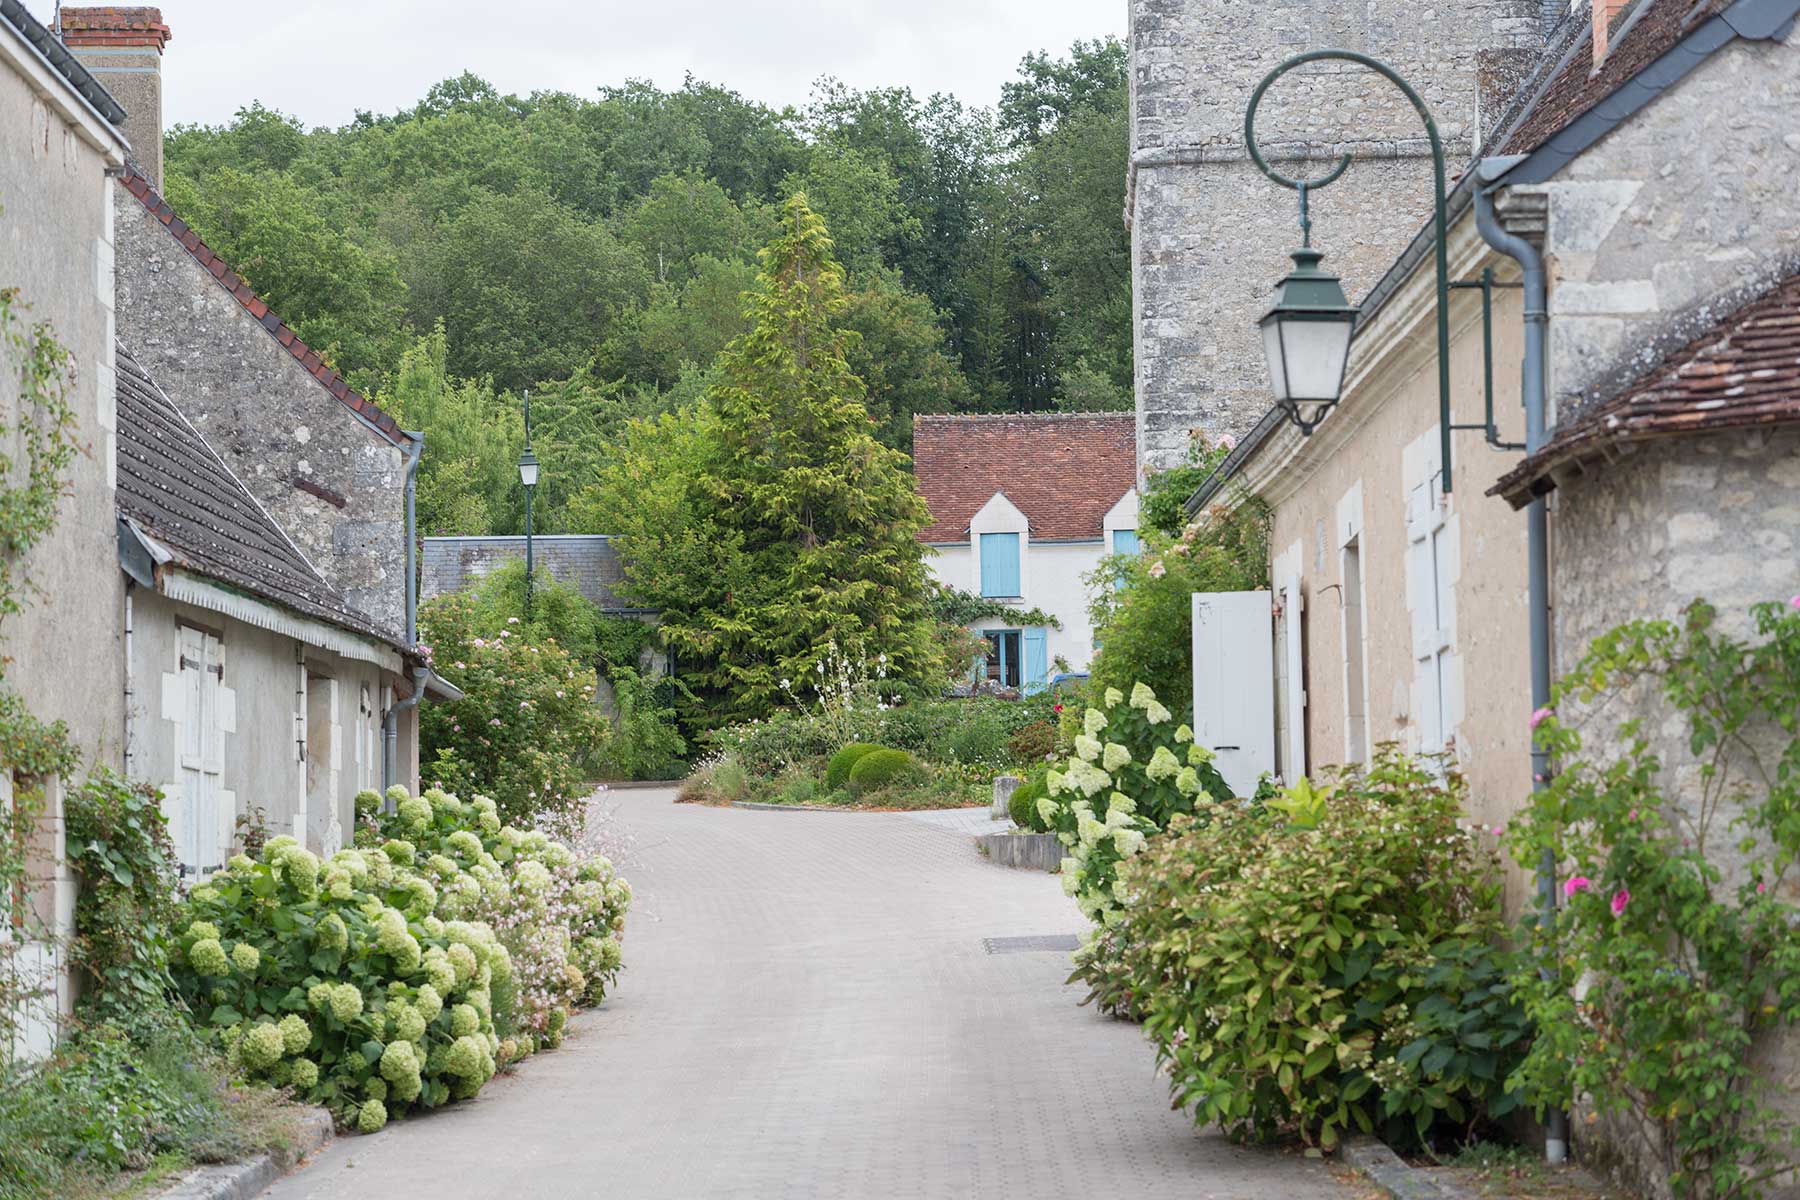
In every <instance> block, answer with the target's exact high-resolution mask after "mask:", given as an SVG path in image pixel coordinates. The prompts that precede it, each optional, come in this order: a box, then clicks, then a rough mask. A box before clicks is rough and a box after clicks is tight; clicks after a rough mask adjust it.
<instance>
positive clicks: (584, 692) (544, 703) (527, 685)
mask: <svg viewBox="0 0 1800 1200" xmlns="http://www.w3.org/2000/svg"><path fill="white" fill-rule="evenodd" d="M481 620H482V614H481V611H480V609H479V606H478V604H477V602H476V601H475V600H474V599H472V598H471V597H470V596H468V595H466V594H461V593H452V594H449V595H444V596H439V597H437V598H436V599H434V600H432V601H431V602H430V603H429V604H427V605H425V607H424V608H423V609H422V610H421V611H420V614H419V623H420V630H421V636H422V637H423V638H425V639H426V641H427V642H428V643H429V644H430V646H431V653H432V656H433V659H434V663H435V666H436V669H437V670H438V671H439V672H440V673H441V674H442V675H443V676H444V678H446V679H448V680H449V681H450V682H451V683H454V684H455V685H456V686H457V687H459V688H461V689H462V691H463V698H462V699H461V700H457V701H454V702H452V703H448V704H426V705H422V706H420V709H419V712H420V717H419V728H420V736H421V738H422V739H423V747H424V749H423V753H422V754H421V756H420V758H421V764H420V765H421V770H422V771H423V773H424V775H425V778H426V779H427V780H429V781H431V782H432V783H435V784H437V785H438V786H440V787H442V788H444V789H446V790H447V791H451V792H461V793H467V794H469V795H474V794H475V793H477V792H481V793H483V794H486V795H490V796H492V797H493V798H494V800H495V801H496V802H497V803H498V804H499V807H500V813H501V816H502V817H503V818H504V819H506V820H509V821H519V822H522V823H525V824H529V823H531V822H532V820H533V819H534V818H536V817H537V816H538V815H539V814H554V813H568V812H572V811H574V810H576V809H577V808H578V807H579V806H580V804H581V802H582V800H583V799H584V798H585V797H586V795H587V790H588V789H587V779H586V770H585V764H586V763H587V762H588V761H589V760H590V759H591V758H592V757H593V756H594V755H595V754H597V753H599V752H601V750H602V749H603V743H604V741H605V739H606V736H607V724H606V719H605V718H604V717H602V716H601V715H600V714H599V712H598V711H597V710H596V709H595V708H594V704H593V699H594V682H595V679H594V671H593V668H592V666H591V665H586V664H582V663H579V662H577V661H576V660H575V659H573V658H571V657H570V656H569V654H568V652H567V651H565V650H563V649H562V648H561V647H560V646H558V645H557V644H556V643H555V642H550V641H546V642H543V643H541V644H536V643H533V642H531V641H530V640H529V639H528V638H526V637H524V636H522V635H519V634H516V633H515V632H514V631H513V630H514V629H515V628H516V626H511V627H507V628H503V629H501V630H500V631H499V632H498V633H495V634H494V635H492V636H484V635H483V634H482V633H481V632H480V629H481V627H482V626H481Z"/></svg>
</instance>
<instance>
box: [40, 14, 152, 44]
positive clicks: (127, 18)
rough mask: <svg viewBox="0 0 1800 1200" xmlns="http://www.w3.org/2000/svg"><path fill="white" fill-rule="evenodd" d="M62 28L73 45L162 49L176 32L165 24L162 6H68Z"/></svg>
mask: <svg viewBox="0 0 1800 1200" xmlns="http://www.w3.org/2000/svg"><path fill="white" fill-rule="evenodd" d="M57 17H58V30H59V32H60V33H61V34H62V39H63V43H64V44H65V45H69V46H155V47H156V48H157V49H158V50H161V49H162V48H163V46H164V45H166V44H167V43H168V41H169V39H170V38H171V37H173V36H174V34H172V33H170V32H169V27H168V26H167V25H165V24H163V19H162V9H160V8H65V9H63V10H61V11H60V12H59V13H58V14H57Z"/></svg>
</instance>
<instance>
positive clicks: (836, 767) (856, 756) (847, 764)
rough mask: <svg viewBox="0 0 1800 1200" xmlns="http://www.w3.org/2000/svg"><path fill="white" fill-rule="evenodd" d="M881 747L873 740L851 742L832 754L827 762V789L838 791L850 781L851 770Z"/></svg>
mask: <svg viewBox="0 0 1800 1200" xmlns="http://www.w3.org/2000/svg"><path fill="white" fill-rule="evenodd" d="M879 749H881V747H880V746H877V745H875V744H873V743H871V742H851V743H850V744H849V745H848V746H845V747H844V748H843V749H842V750H839V751H838V752H837V753H836V754H834V755H832V756H831V761H830V762H829V763H827V764H825V789H826V790H827V791H832V792H835V791H838V790H839V789H840V788H843V787H844V786H845V785H847V784H848V783H849V782H850V771H851V769H852V768H854V767H855V766H856V764H857V763H859V762H861V761H862V760H863V758H864V757H866V756H867V755H870V754H873V753H875V751H877V750H879Z"/></svg>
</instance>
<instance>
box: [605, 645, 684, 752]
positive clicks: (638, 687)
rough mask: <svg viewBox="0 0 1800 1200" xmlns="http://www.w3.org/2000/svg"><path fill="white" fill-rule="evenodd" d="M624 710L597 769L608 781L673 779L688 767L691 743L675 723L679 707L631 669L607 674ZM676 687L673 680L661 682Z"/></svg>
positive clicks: (626, 668)
mask: <svg viewBox="0 0 1800 1200" xmlns="http://www.w3.org/2000/svg"><path fill="white" fill-rule="evenodd" d="M607 681H608V682H609V683H611V684H612V689H613V701H614V703H616V704H617V705H618V708H619V720H618V725H617V728H615V729H614V730H613V731H612V736H611V737H609V738H607V739H606V740H605V741H604V742H602V743H601V745H600V750H599V753H597V754H596V755H595V756H594V766H595V768H596V769H597V770H598V771H599V772H600V775H601V777H602V778H605V779H674V778H677V777H679V776H680V775H681V773H682V771H683V769H684V767H685V765H686V764H684V763H683V761H682V758H683V756H684V755H686V754H687V740H686V739H685V738H683V737H682V736H681V730H680V728H679V727H678V726H677V725H676V723H675V708H674V706H673V705H671V704H666V703H664V702H663V700H662V699H661V698H660V697H659V695H658V686H659V685H657V684H651V683H647V682H645V680H644V678H643V676H641V675H639V674H638V673H637V671H636V670H634V669H633V668H631V667H625V666H618V667H613V668H612V669H611V671H610V672H609V673H608V675H607ZM662 682H663V683H666V684H667V685H669V686H671V687H673V686H675V685H674V682H673V681H672V680H665V681H662Z"/></svg>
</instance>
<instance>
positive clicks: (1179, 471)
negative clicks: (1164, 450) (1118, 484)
mask: <svg viewBox="0 0 1800 1200" xmlns="http://www.w3.org/2000/svg"><path fill="white" fill-rule="evenodd" d="M1236 445H1237V443H1236V441H1234V440H1233V439H1232V438H1231V437H1229V436H1226V437H1221V438H1220V439H1219V440H1218V441H1216V442H1215V441H1211V440H1209V439H1208V438H1207V436H1206V435H1205V434H1204V433H1203V432H1201V431H1200V430H1195V431H1194V432H1193V434H1192V435H1191V437H1190V439H1189V441H1188V448H1187V454H1186V455H1185V457H1184V458H1183V460H1182V462H1181V465H1179V466H1175V467H1170V468H1168V469H1167V470H1163V471H1156V472H1153V473H1152V474H1151V476H1150V478H1149V481H1148V483H1147V485H1146V487H1145V489H1144V498H1143V502H1142V504H1141V506H1140V507H1139V509H1138V524H1139V525H1140V526H1141V527H1143V528H1144V529H1154V530H1156V531H1157V532H1158V533H1160V534H1162V535H1163V536H1164V537H1169V538H1179V537H1180V536H1181V535H1182V532H1183V530H1185V529H1186V528H1187V524H1188V515H1187V502H1188V500H1189V499H1190V498H1191V497H1192V496H1193V494H1194V493H1195V492H1196V491H1198V490H1199V488H1200V485H1201V484H1203V483H1205V482H1206V481H1207V480H1208V479H1210V478H1211V477H1212V474H1213V472H1214V471H1215V470H1217V469H1218V467H1219V464H1220V463H1222V462H1224V461H1225V458H1226V456H1227V455H1229V454H1230V453H1231V451H1232V448H1233V447H1235V446H1236Z"/></svg>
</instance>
